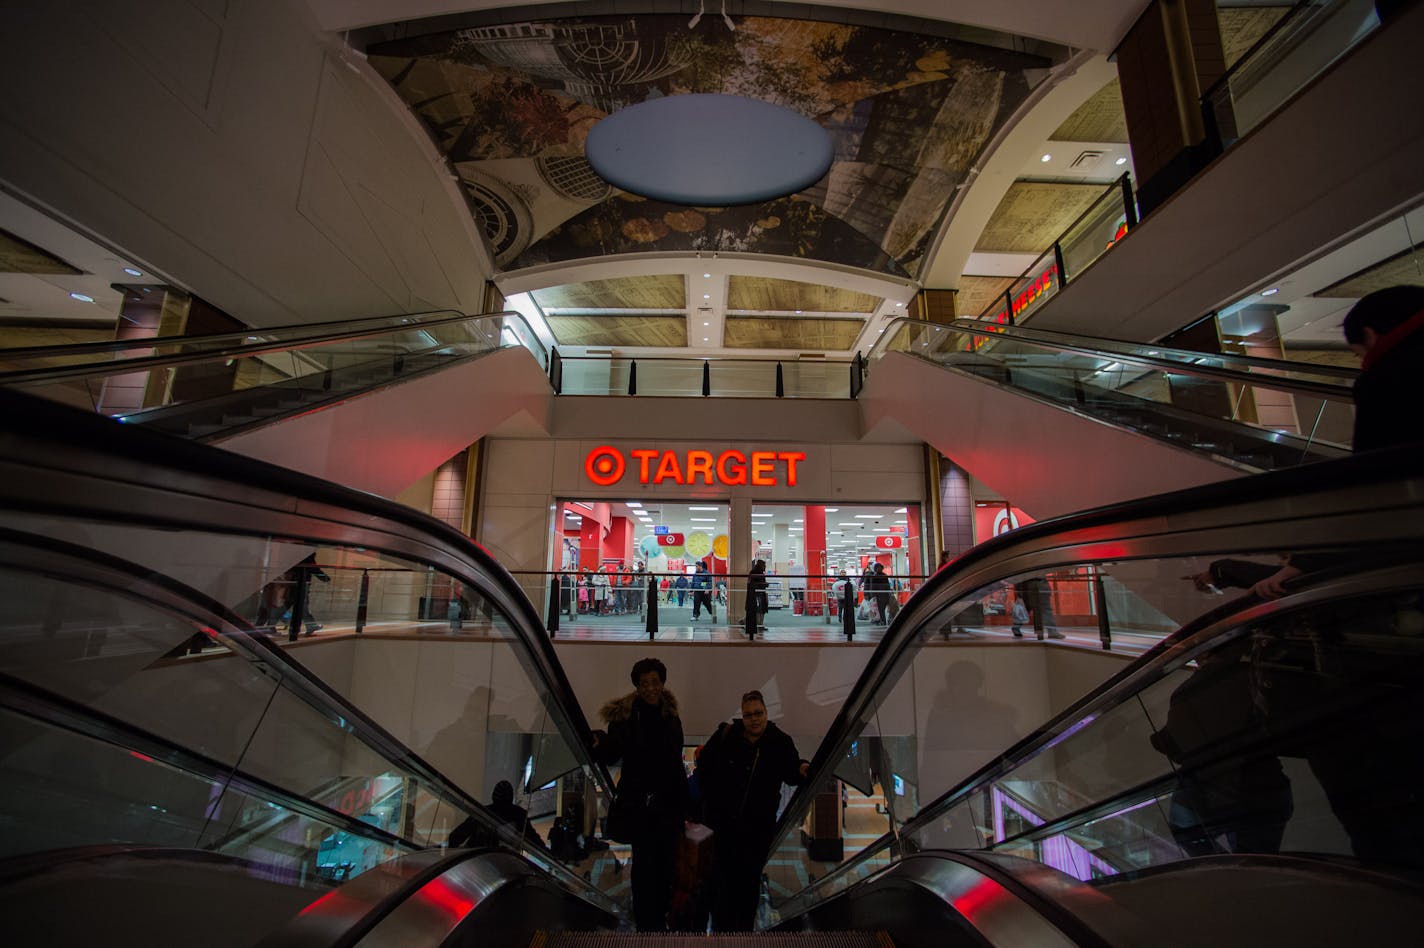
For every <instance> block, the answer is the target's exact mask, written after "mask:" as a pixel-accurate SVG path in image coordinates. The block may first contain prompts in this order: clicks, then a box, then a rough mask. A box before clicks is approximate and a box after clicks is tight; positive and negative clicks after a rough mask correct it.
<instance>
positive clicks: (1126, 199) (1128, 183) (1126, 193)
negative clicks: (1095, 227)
mask: <svg viewBox="0 0 1424 948" xmlns="http://www.w3.org/2000/svg"><path fill="white" fill-rule="evenodd" d="M1118 180H1119V181H1121V182H1122V209H1123V213H1124V214H1126V215H1127V229H1128V230H1132V228H1134V227H1136V226H1137V202H1136V201H1134V200H1133V198H1132V175H1130V174H1128V173H1127V172H1125V171H1124V172H1123V174H1122V177H1121V178H1119V179H1118Z"/></svg>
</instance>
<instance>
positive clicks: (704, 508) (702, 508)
mask: <svg viewBox="0 0 1424 948" xmlns="http://www.w3.org/2000/svg"><path fill="white" fill-rule="evenodd" d="M687 509H688V510H721V509H722V508H721V507H688V508H687Z"/></svg>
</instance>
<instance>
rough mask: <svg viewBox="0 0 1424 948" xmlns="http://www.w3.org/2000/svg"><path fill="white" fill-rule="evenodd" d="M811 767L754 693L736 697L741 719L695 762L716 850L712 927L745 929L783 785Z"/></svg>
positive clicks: (795, 782) (723, 729)
mask: <svg viewBox="0 0 1424 948" xmlns="http://www.w3.org/2000/svg"><path fill="white" fill-rule="evenodd" d="M809 769H810V765H809V764H808V763H807V762H806V761H804V760H802V759H801V757H800V755H799V754H797V752H796V743H795V742H794V741H793V740H792V739H791V737H790V735H788V734H786V733H785V732H784V731H782V730H780V729H779V728H778V727H777V726H776V725H775V724H772V723H771V722H770V721H769V720H768V719H767V711H766V700H765V699H764V698H763V697H762V694H761V692H760V691H748V692H747V693H746V694H744V695H742V716H741V718H740V719H739V720H735V721H732V722H730V723H724V724H722V725H720V726H719V727H718V729H717V733H716V734H714V735H713V736H712V739H711V740H709V741H708V742H707V744H706V746H705V747H703V749H702V753H701V755H700V756H699V757H698V765H697V780H698V783H699V784H700V786H701V790H702V797H703V812H704V814H705V817H706V820H707V825H709V826H711V827H712V831H713V834H714V836H713V838H714V839H715V840H716V845H717V859H716V862H715V864H714V868H713V879H714V886H715V891H714V895H713V900H712V929H713V930H714V931H719V932H733V931H735V932H747V931H751V930H752V929H753V927H754V925H755V922H756V912H757V903H758V901H759V899H760V895H761V871H762V867H763V866H765V865H766V859H767V855H768V851H769V850H770V848H771V842H772V836H773V834H774V833H775V830H776V811H777V808H778V805H779V804H780V802H781V785H782V784H790V785H792V786H799V785H800V784H801V783H803V782H805V779H806V774H807V771H808V770H809Z"/></svg>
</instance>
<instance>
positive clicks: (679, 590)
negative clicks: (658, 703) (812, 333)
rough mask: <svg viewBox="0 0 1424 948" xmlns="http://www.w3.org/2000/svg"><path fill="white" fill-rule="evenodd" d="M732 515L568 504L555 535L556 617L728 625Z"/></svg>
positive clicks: (687, 506) (629, 504) (667, 506)
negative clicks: (652, 611) (653, 613)
mask: <svg viewBox="0 0 1424 948" xmlns="http://www.w3.org/2000/svg"><path fill="white" fill-rule="evenodd" d="M729 514H730V511H729V508H728V505H727V504H725V503H722V504H717V503H701V502H697V501H688V502H677V501H636V500H628V501H617V500H615V501H609V500H598V501H593V500H588V501H579V500H568V501H563V502H562V503H561V504H560V505H559V510H558V511H557V513H556V519H557V524H556V527H555V533H556V540H557V544H558V545H557V555H556V560H557V569H558V570H559V572H560V584H561V585H560V611H561V612H562V613H563V614H564V615H565V616H567V617H568V618H572V619H580V620H588V621H590V622H593V623H597V624H600V625H613V624H619V625H622V624H629V623H630V622H633V621H642V620H643V619H645V617H646V614H647V604H648V596H649V593H650V591H651V594H652V595H653V596H654V597H655V598H656V599H657V602H658V609H659V613H658V623H659V625H660V626H662V625H673V626H675V625H690V624H694V623H705V624H709V625H710V624H711V623H713V622H717V623H725V622H726V603H727V598H728V591H729V590H728V583H729V579H728V562H727V561H728V556H729V550H730V540H729V536H728V520H729Z"/></svg>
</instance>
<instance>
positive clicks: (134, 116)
mask: <svg viewBox="0 0 1424 948" xmlns="http://www.w3.org/2000/svg"><path fill="white" fill-rule="evenodd" d="M0 87H3V88H4V89H5V95H4V96H3V97H0V181H3V182H4V183H5V185H6V186H7V187H9V188H12V189H14V190H16V191H18V192H19V193H21V194H23V195H26V196H28V197H29V198H30V199H31V200H33V201H35V202H37V203H39V204H41V205H44V206H47V207H49V208H51V209H53V210H54V211H55V212H57V213H58V215H59V216H61V217H62V218H65V219H68V220H70V221H72V222H74V223H75V224H77V226H78V227H79V229H80V230H82V231H85V232H88V233H90V234H93V235H95V236H96V237H97V238H99V241H100V242H101V243H105V244H108V245H109V246H112V247H113V248H115V249H116V250H117V251H119V252H121V253H122V254H123V255H125V256H127V257H129V258H131V259H134V260H136V261H139V262H141V263H142V264H143V265H144V267H145V269H148V270H150V272H156V273H158V274H159V275H160V277H167V278H169V279H171V280H172V281H174V282H176V283H177V284H178V285H180V286H182V287H184V288H185V289H188V290H191V291H192V292H194V293H197V294H198V295H200V296H202V297H204V298H205V299H208V300H210V301H211V302H213V303H214V304H216V305H217V306H219V307H221V308H223V309H225V310H227V311H228V312H230V313H231V314H232V315H234V316H236V317H237V318H238V319H241V320H244V321H246V322H249V323H251V324H253V325H276V324H283V323H298V322H315V321H319V320H329V319H337V318H341V317H351V316H357V315H366V314H379V313H392V312H402V313H405V312H418V311H424V310H432V309H443V308H454V309H461V310H464V311H478V309H479V307H480V305H481V302H482V293H483V286H484V280H485V278H486V277H487V276H488V275H489V274H490V272H491V266H490V262H489V260H488V257H487V255H486V253H485V251H484V249H483V246H482V238H481V237H479V236H478V235H477V233H476V231H475V229H474V223H473V221H472V220H471V218H470V215H469V212H468V210H467V209H466V207H465V205H464V202H463V200H462V199H461V197H460V196H459V194H458V192H457V190H456V188H455V184H454V182H453V181H452V180H450V178H449V177H448V175H447V174H446V172H445V166H444V164H443V162H441V161H439V160H438V159H437V157H436V155H435V151H434V149H433V147H432V145H431V144H430V142H429V140H428V137H427V136H426V135H425V133H424V132H423V131H422V130H421V129H420V128H419V127H418V126H417V125H416V123H415V121H414V120H413V118H412V117H411V116H410V114H409V112H408V111H407V110H406V109H405V107H404V106H403V105H401V104H400V102H399V101H398V100H397V98H396V96H395V94H394V93H393V92H392V91H391V89H390V88H389V86H388V85H387V84H386V83H385V82H383V81H381V80H380V79H379V77H377V76H376V75H375V74H374V72H373V71H372V70H370V69H369V68H368V67H367V66H366V64H365V62H364V60H362V59H361V58H360V57H358V56H354V55H352V54H351V53H350V52H349V51H347V50H346V49H345V48H344V47H343V46H342V45H341V43H340V41H339V39H338V38H337V37H335V36H331V35H325V34H321V33H320V32H318V27H317V24H316V22H315V20H314V19H313V18H312V16H311V14H310V12H309V11H308V9H307V7H306V5H305V4H303V3H294V2H289V0H244V2H240V3H223V2H220V0H200V2H183V0H71V2H58V0H57V2H53V3H24V4H8V5H7V6H6V8H5V13H4V28H3V30H0ZM155 263H156V264H161V266H162V269H161V271H160V270H159V268H158V267H155V266H154V264H155Z"/></svg>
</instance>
